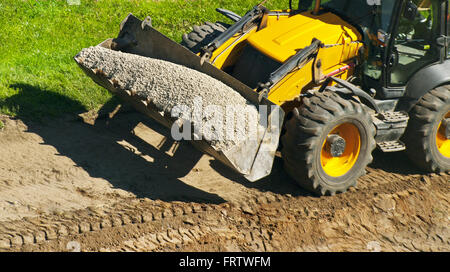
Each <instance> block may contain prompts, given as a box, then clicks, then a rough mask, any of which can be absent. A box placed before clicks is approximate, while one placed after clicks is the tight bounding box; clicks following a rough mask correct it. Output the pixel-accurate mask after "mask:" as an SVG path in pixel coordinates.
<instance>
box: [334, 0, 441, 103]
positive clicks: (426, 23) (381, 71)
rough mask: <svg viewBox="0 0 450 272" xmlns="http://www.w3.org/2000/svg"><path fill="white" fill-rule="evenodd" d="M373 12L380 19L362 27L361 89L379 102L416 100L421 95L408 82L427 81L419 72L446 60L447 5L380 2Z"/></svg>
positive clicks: (421, 0)
mask: <svg viewBox="0 0 450 272" xmlns="http://www.w3.org/2000/svg"><path fill="white" fill-rule="evenodd" d="M333 2H334V1H333ZM338 2H339V1H338ZM375 10H376V13H379V14H381V16H378V17H376V16H373V17H372V19H373V21H375V20H378V22H373V23H372V24H369V25H363V26H362V27H364V33H365V44H366V49H367V52H366V62H365V63H364V65H363V68H362V70H363V77H362V78H363V86H364V88H365V89H369V88H374V89H376V90H377V98H379V99H397V98H403V97H404V98H405V99H410V100H417V99H418V98H419V97H420V94H422V95H423V93H417V92H418V91H417V90H416V89H417V88H414V87H410V86H408V85H410V84H409V83H410V82H411V81H413V80H414V81H418V80H419V81H420V80H427V78H426V73H425V74H423V73H420V71H422V70H424V69H426V68H427V67H429V66H433V65H434V64H435V65H436V64H440V63H443V62H444V61H445V59H448V58H449V50H448V47H449V43H448V40H449V38H448V37H449V33H448V31H449V30H448V28H449V27H448V26H449V20H448V17H449V3H448V1H443V0H412V1H403V0H398V1H381V4H380V5H378V6H376V8H375ZM367 21H369V19H366V22H367ZM371 25H374V26H375V27H376V28H374V27H371ZM414 85H415V84H414ZM415 86H417V85H415ZM430 88H432V86H430ZM428 90H429V89H428ZM422 91H425V90H422ZM419 92H420V90H419ZM409 106H410V105H406V107H404V108H403V109H404V110H407V109H408V108H409Z"/></svg>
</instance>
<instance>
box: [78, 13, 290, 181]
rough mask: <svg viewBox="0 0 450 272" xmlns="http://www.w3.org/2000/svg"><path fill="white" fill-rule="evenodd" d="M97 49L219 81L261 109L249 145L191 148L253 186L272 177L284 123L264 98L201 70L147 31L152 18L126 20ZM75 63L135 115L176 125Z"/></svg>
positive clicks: (208, 68)
mask: <svg viewBox="0 0 450 272" xmlns="http://www.w3.org/2000/svg"><path fill="white" fill-rule="evenodd" d="M99 46H101V47H105V48H108V49H112V50H118V51H122V52H125V53H131V54H135V55H140V56H144V57H149V58H155V59H161V60H165V61H169V62H172V63H176V64H179V65H183V66H186V67H188V68H191V69H194V70H197V71H199V72H202V73H204V74H207V75H209V76H211V77H213V78H215V79H217V80H220V81H222V82H223V83H225V84H226V85H228V86H229V87H231V88H233V89H234V90H235V91H237V92H238V93H240V94H241V95H242V96H243V97H244V98H246V99H247V100H248V101H249V102H251V103H252V104H254V105H256V106H258V105H259V106H260V109H259V112H260V117H263V116H265V117H266V118H260V121H259V124H258V129H257V130H258V133H257V136H256V139H255V137H253V139H250V138H248V139H246V140H245V141H243V142H242V143H241V144H239V145H237V146H234V147H232V148H231V149H229V150H226V151H221V150H216V149H215V148H214V147H212V146H211V145H210V144H209V143H208V142H206V141H205V140H193V141H191V142H192V143H193V145H194V146H195V147H196V148H198V149H199V150H200V151H202V152H205V153H207V154H209V155H211V156H213V157H214V158H216V159H218V160H220V161H221V162H222V163H224V164H226V165H227V166H229V167H230V168H232V169H234V170H235V171H237V172H238V173H240V174H241V175H243V176H245V177H246V178H247V179H248V180H249V181H257V180H259V179H261V178H264V177H266V176H267V175H269V174H270V172H271V170H272V165H273V160H274V157H275V153H276V150H277V147H278V142H279V137H280V132H281V126H282V124H283V119H284V112H283V110H282V109H281V108H280V107H279V106H277V105H275V104H274V103H272V102H270V101H269V100H267V99H265V98H262V100H261V101H260V99H259V97H258V94H257V93H256V92H255V91H253V90H252V89H250V88H249V87H248V86H246V85H245V84H243V83H241V82H240V81H238V80H236V79H235V78H233V77H232V76H230V75H229V74H227V73H225V72H223V71H221V70H219V69H217V68H216V67H214V66H213V65H211V64H209V63H203V64H201V63H200V57H199V56H197V55H195V54H194V53H192V52H191V51H189V50H188V49H187V48H185V47H183V46H181V45H179V44H178V43H176V42H174V41H172V40H170V39H169V38H167V37H166V36H164V35H163V34H161V33H160V32H158V31H157V30H155V29H154V28H153V27H152V26H151V19H150V17H147V18H146V19H145V20H144V21H141V20H139V19H138V18H136V17H134V16H133V15H131V14H130V15H128V17H127V18H126V19H125V20H124V21H123V22H122V24H121V27H120V33H119V36H118V37H117V38H116V39H108V40H106V41H104V42H103V43H101V44H99ZM75 61H76V62H77V63H78V64H79V66H80V67H81V68H82V69H83V70H84V72H85V73H86V74H87V75H88V76H89V77H91V78H92V79H93V80H94V81H95V82H96V83H97V84H99V85H101V86H102V87H104V88H106V89H108V90H109V91H110V92H111V93H113V94H115V95H117V96H119V97H120V98H121V99H122V100H124V101H125V102H127V103H129V104H131V105H133V106H134V107H135V108H136V110H138V111H140V112H141V113H143V114H145V115H147V116H149V117H151V118H153V119H155V120H156V121H158V122H159V123H161V124H162V125H164V126H166V127H168V128H171V127H172V126H173V125H174V122H175V121H176V120H174V119H173V118H171V117H170V116H168V115H167V114H165V113H163V112H160V111H158V109H156V108H155V107H154V105H152V103H148V102H145V101H142V99H139V98H138V97H136V96H133V95H131V94H130V91H129V90H123V89H121V88H119V87H117V84H114V82H112V81H111V80H110V79H108V78H106V77H105V75H104V74H103V73H101V72H98V71H96V70H92V69H89V68H87V67H86V66H84V65H83V60H81V59H78V58H77V57H75Z"/></svg>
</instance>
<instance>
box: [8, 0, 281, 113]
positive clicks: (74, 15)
mask: <svg viewBox="0 0 450 272" xmlns="http://www.w3.org/2000/svg"><path fill="white" fill-rule="evenodd" d="M256 3H257V1H254V0H227V1H224V0H219V1H217V0H215V1H213V0H195V1H194V0H163V1H150V0H81V5H68V3H67V1H65V0H59V1H57V0H53V1H51V0H48V1H44V0H42V1H36V0H23V1H17V0H2V1H1V2H0V14H2V16H0V41H2V42H1V43H0V59H1V60H2V65H1V66H0V113H3V114H8V115H11V116H19V117H27V118H41V117H44V116H59V115H62V114H65V113H74V112H81V111H86V110H91V109H95V108H98V107H100V105H102V104H104V103H106V102H107V101H108V100H109V99H110V98H111V96H110V94H109V93H108V92H107V91H106V90H104V89H102V88H100V87H98V86H97V85H96V84H95V83H93V82H92V81H91V80H90V79H89V78H88V77H87V76H85V75H84V74H83V73H82V71H81V70H80V69H79V68H78V66H77V65H76V64H75V62H74V61H73V59H72V58H73V56H74V55H75V54H76V53H78V52H79V51H80V50H81V49H82V48H84V47H88V46H92V45H96V44H98V43H100V42H101V41H103V40H105V39H107V38H110V37H115V36H116V35H117V34H118V32H119V24H120V22H121V21H122V20H123V19H124V18H125V17H126V15H127V14H128V13H130V12H131V13H133V14H134V15H135V16H137V17H139V18H141V19H143V18H145V17H146V16H148V15H150V16H151V17H152V19H153V20H152V22H153V25H154V26H155V27H156V28H157V29H158V30H159V31H161V32H162V33H164V34H165V35H167V36H168V37H170V38H171V39H173V40H175V41H178V42H179V41H180V40H181V35H182V34H183V33H185V32H188V31H190V29H191V26H192V25H193V24H200V23H202V22H204V21H217V20H222V21H227V20H226V19H224V17H223V16H222V15H220V14H218V13H217V12H215V8H217V7H223V8H227V9H230V10H233V11H235V12H237V13H238V14H244V13H245V12H246V11H247V10H249V9H250V8H251V7H252V6H254V5H255V4H256ZM287 3H288V1H287V0H272V1H269V4H267V6H268V7H269V8H286V7H287Z"/></svg>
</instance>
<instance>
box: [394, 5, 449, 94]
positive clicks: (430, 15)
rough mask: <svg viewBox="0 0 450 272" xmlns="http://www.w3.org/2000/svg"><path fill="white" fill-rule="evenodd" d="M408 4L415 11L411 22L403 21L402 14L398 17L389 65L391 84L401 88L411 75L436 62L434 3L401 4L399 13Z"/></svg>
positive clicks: (436, 24) (403, 15)
mask: <svg viewBox="0 0 450 272" xmlns="http://www.w3.org/2000/svg"><path fill="white" fill-rule="evenodd" d="M408 2H409V3H411V2H412V3H413V4H414V5H416V6H417V7H418V12H417V14H416V15H415V18H414V19H413V20H411V18H405V13H404V12H402V16H401V17H400V23H399V26H398V29H397V32H396V34H395V41H394V46H393V50H392V51H393V52H392V56H391V60H390V63H389V65H390V66H391V67H392V68H391V84H392V85H405V84H406V83H407V82H408V80H409V79H410V78H411V76H412V75H414V74H415V72H417V71H418V70H420V69H421V68H423V67H425V66H426V65H427V64H429V63H432V62H434V61H437V60H438V59H439V54H437V52H438V50H437V49H436V48H435V47H434V46H435V41H436V38H437V37H438V36H439V33H440V27H439V26H440V24H439V16H438V15H439V4H438V2H437V1H430V0H413V1H405V6H404V7H403V10H405V9H407V8H408V7H407V6H406V5H407V4H408Z"/></svg>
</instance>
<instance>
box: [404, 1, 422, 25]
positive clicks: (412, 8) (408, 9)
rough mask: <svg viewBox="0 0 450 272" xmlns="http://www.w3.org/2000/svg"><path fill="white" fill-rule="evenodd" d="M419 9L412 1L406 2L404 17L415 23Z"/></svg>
mask: <svg viewBox="0 0 450 272" xmlns="http://www.w3.org/2000/svg"><path fill="white" fill-rule="evenodd" d="M418 12H419V8H418V7H417V6H416V4H414V3H413V2H412V1H408V2H406V6H405V10H404V11H403V17H405V19H407V20H409V21H414V19H416V17H417V13H418Z"/></svg>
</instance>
